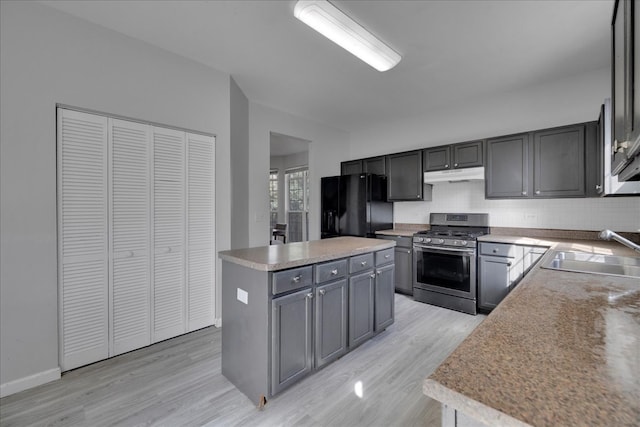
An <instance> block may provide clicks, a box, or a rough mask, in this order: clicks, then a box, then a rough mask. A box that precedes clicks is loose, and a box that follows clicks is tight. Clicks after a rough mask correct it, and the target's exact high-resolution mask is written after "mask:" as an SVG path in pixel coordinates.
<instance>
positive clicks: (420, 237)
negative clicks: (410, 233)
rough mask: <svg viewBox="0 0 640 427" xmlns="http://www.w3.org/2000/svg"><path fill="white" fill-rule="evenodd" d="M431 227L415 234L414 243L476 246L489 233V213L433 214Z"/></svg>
mask: <svg viewBox="0 0 640 427" xmlns="http://www.w3.org/2000/svg"><path fill="white" fill-rule="evenodd" d="M430 224H431V229H430V230H425V231H419V232H418V233H416V234H414V237H413V242H414V244H415V243H417V244H431V245H441V246H452V247H453V246H466V247H475V246H476V243H475V242H476V240H477V238H478V237H480V236H483V235H485V234H488V233H489V216H488V215H487V214H431V215H430Z"/></svg>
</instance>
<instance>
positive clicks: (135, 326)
mask: <svg viewBox="0 0 640 427" xmlns="http://www.w3.org/2000/svg"><path fill="white" fill-rule="evenodd" d="M109 122H110V127H109V129H110V133H109V147H110V156H109V158H110V161H111V164H110V167H109V170H110V171H111V175H110V180H109V184H110V185H109V193H110V196H111V197H110V209H109V212H110V218H109V224H110V230H109V235H110V242H111V246H110V247H111V263H110V273H111V274H110V275H109V282H110V286H109V291H110V296H111V298H110V301H111V310H110V311H111V313H112V315H111V321H110V330H111V334H110V336H111V353H110V355H111V356H115V355H118V354H121V353H125V352H127V351H131V350H133V349H136V348H140V347H144V346H147V345H149V344H150V343H151V270H150V264H151V254H150V239H151V235H150V233H151V225H150V224H151V220H150V197H151V195H150V191H151V188H150V181H151V179H150V175H149V168H150V165H149V163H150V156H149V152H150V147H151V131H150V127H149V126H148V125H144V124H140V123H134V122H129V121H123V120H116V119H109Z"/></svg>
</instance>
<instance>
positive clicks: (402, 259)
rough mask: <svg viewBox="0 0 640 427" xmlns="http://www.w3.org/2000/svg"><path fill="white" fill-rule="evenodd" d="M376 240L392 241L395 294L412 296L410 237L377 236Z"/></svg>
mask: <svg viewBox="0 0 640 427" xmlns="http://www.w3.org/2000/svg"><path fill="white" fill-rule="evenodd" d="M377 237H378V239H383V240H393V241H395V242H396V246H395V248H393V252H394V259H395V269H394V279H393V284H394V288H395V291H396V292H400V293H403V294H407V295H413V250H412V238H411V237H410V236H393V235H382V234H381V235H378V236H377Z"/></svg>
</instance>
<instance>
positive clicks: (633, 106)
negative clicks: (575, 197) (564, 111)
mask: <svg viewBox="0 0 640 427" xmlns="http://www.w3.org/2000/svg"><path fill="white" fill-rule="evenodd" d="M613 10H614V12H613V19H612V21H611V22H612V27H611V35H612V49H611V50H612V58H611V59H612V60H611V67H612V68H611V75H612V77H613V78H612V88H611V93H612V99H611V105H612V121H613V123H612V130H613V136H612V137H613V141H612V149H613V150H614V156H613V159H612V164H611V171H612V173H614V174H618V173H620V172H621V171H623V170H624V168H625V167H626V166H627V165H628V164H629V163H630V162H631V161H632V160H633V159H634V158H635V157H636V156H638V155H640V89H639V87H640V84H638V83H637V82H639V81H640V63H639V62H640V59H639V57H640V55H638V47H637V46H638V45H640V35H639V34H638V33H640V31H638V30H637V28H635V27H636V24H637V22H638V21H639V20H640V5H638V3H637V2H636V1H632V0H616V3H615V6H614V9H613ZM621 175H624V173H621Z"/></svg>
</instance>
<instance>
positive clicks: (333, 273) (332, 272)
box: [331, 268, 338, 276]
mask: <svg viewBox="0 0 640 427" xmlns="http://www.w3.org/2000/svg"><path fill="white" fill-rule="evenodd" d="M337 274H338V269H337V268H334V269H333V270H331V275H332V276H335V275H337Z"/></svg>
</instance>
